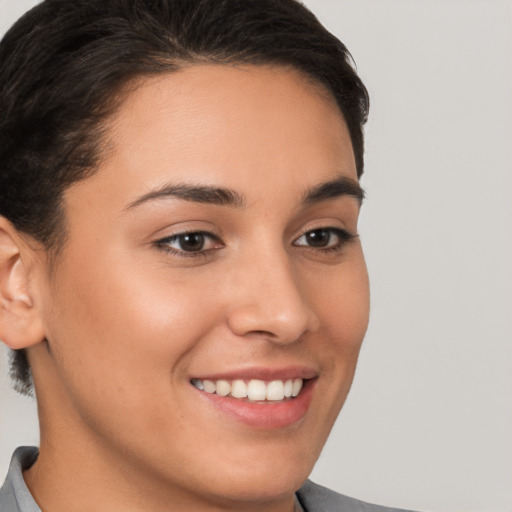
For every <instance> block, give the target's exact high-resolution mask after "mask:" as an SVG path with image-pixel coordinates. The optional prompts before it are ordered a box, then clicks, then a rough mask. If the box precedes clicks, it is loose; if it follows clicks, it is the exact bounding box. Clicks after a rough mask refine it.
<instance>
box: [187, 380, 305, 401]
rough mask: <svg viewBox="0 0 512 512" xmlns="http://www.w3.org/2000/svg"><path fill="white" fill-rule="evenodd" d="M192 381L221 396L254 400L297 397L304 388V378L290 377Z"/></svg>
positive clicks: (197, 385) (199, 386) (201, 388)
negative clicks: (284, 379)
mask: <svg viewBox="0 0 512 512" xmlns="http://www.w3.org/2000/svg"><path fill="white" fill-rule="evenodd" d="M191 383H192V384H193V385H194V386H195V387H196V388H198V389H200V390H201V391H206V393H216V394H217V395H219V396H228V395H231V396H232V397H233V398H248V399H249V400H252V401H263V400H268V401H273V402H278V401H280V400H284V399H285V398H290V397H296V396H297V395H299V393H300V392H301V390H302V386H303V384H304V381H303V380H302V379H288V380H286V381H282V380H273V381H271V382H265V381H263V380H259V379H252V380H250V381H249V382H248V383H246V382H245V381H243V380H242V379H236V380H234V381H232V382H229V381H227V380H224V379H220V380H218V381H215V382H214V381H212V380H207V379H205V380H200V379H192V380H191Z"/></svg>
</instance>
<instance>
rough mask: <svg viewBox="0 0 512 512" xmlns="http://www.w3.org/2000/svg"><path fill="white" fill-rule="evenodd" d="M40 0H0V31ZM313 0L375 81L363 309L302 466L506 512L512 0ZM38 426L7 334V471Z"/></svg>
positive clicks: (3, 415) (377, 490) (510, 466)
mask: <svg viewBox="0 0 512 512" xmlns="http://www.w3.org/2000/svg"><path fill="white" fill-rule="evenodd" d="M35 3H36V2H34V1H29V0H0V33H3V32H5V30H6V29H7V28H8V26H10V25H11V24H12V22H13V21H14V20H15V19H16V18H17V17H18V16H19V15H20V14H21V13H22V12H23V11H24V10H26V9H28V8H29V7H30V6H32V5H34V4H35ZM306 3H307V5H309V6H310V8H311V9H312V10H313V11H314V12H315V13H316V14H317V16H318V17H319V18H320V20H321V21H322V22H323V23H324V24H325V25H326V26H327V28H329V29H330V30H331V31H332V32H334V33H335V34H336V35H337V36H338V37H339V38H340V39H341V40H342V41H343V42H344V43H345V44H346V45H347V46H348V48H349V49H350V50H351V52H352V54H353V56H354V58H355V60H356V62H357V65H358V69H359V72H360V75H361V76H362V78H363V80H364V81H365V83H366V84H367V86H368V89H369V91H370V95H371V115H370V121H369V123H368V125H367V130H366V134H367V138H366V140H367V150H366V173H365V175H364V176H363V179H362V184H363V186H364V187H365V188H366V190H367V195H368V198H367V201H366V203H365V205H364V206H363V212H362V219H361V224H360V226H361V229H360V232H361V236H362V240H363V244H364V247H365V250H366V257H367V262H368V267H369V272H370V280H371V285H372V313H371V322H370V328H369V331H368V334H367V337H366V341H365V344H364V346H363V350H362V353H361V358H360V362H359V368H358V373H357V375H356V379H355V382H354V386H353V389H352V392H351V394H350V396H349V399H348V401H347V403H346V406H345V408H344V410H343V411H342V413H341V415H340V418H339V420H338V422H337V424H336V426H335V428H334V430H333V432H332V434H331V438H330V440H329V442H328V444H327V446H326V447H325V449H324V452H323V454H322V456H321V458H320V461H319V462H318V464H317V467H316V468H315V470H314V472H313V475H312V478H313V479H314V480H315V481H317V482H318V483H322V484H324V485H327V486H329V487H331V488H333V489H335V490H337V491H339V492H343V493H345V494H349V495H352V496H356V497H358V498H360V499H364V500H367V501H371V502H376V503H382V504H388V505H394V506H400V507H409V508H413V509H417V510H424V511H432V512H463V511H464V512H510V511H512V265H511V262H512V200H511V196H512V1H511V0H309V1H307V2H306ZM0 65H1V63H0ZM37 439H38V434H37V419H36V412H35V404H34V402H33V401H32V400H30V399H27V398H23V397H19V396H17V395H16V394H15V393H14V392H13V391H11V390H10V384H9V381H8V378H7V351H6V350H5V348H2V349H0V482H1V481H2V480H3V477H4V475H5V473H6V471H7V467H8V463H9V459H10V456H11V453H12V451H13V449H14V448H15V447H16V446H18V445H22V444H36V443H37Z"/></svg>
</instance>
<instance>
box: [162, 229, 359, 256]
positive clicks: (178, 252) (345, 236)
mask: <svg viewBox="0 0 512 512" xmlns="http://www.w3.org/2000/svg"><path fill="white" fill-rule="evenodd" d="M315 232H324V233H325V232H328V233H329V242H330V240H331V238H332V236H336V237H337V238H338V242H337V243H335V244H334V245H329V246H326V247H314V246H311V245H298V244H297V242H298V241H299V240H300V239H301V238H303V237H305V236H307V235H308V234H309V235H311V234H313V233H315ZM191 235H195V236H201V237H204V239H209V240H211V241H213V242H216V243H218V244H219V246H220V247H217V248H211V249H202V248H201V249H199V250H197V251H186V250H183V249H175V248H173V247H171V246H170V244H171V243H175V242H178V241H179V240H180V239H183V237H186V236H191ZM356 238H358V235H353V234H351V233H349V232H348V231H346V230H345V229H341V228H335V227H322V228H315V229H308V230H307V231H304V232H303V233H302V234H301V235H300V236H299V237H298V238H297V239H296V240H295V241H294V243H293V245H294V246H295V247H306V248H307V249H309V250H312V251H320V252H322V253H339V252H341V250H342V249H343V248H344V247H345V246H346V245H348V244H349V243H350V242H353V241H354V240H355V239H356ZM155 245H156V246H157V247H158V248H159V249H161V250H163V251H165V252H166V253H170V254H173V255H174V256H178V257H184V258H201V257H203V258H205V257H207V256H208V255H209V253H210V252H211V251H215V250H217V249H221V248H222V247H223V246H224V245H223V244H222V241H221V240H220V239H219V238H218V237H217V236H215V235H213V234H212V233H209V232H207V231H185V232H183V233H177V234H176V235H172V236H169V237H166V238H162V239H161V240H157V241H156V242H155Z"/></svg>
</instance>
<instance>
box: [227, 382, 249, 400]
mask: <svg viewBox="0 0 512 512" xmlns="http://www.w3.org/2000/svg"><path fill="white" fill-rule="evenodd" d="M231 396H233V397H235V398H247V384H246V383H245V382H244V381H243V380H234V381H233V384H231Z"/></svg>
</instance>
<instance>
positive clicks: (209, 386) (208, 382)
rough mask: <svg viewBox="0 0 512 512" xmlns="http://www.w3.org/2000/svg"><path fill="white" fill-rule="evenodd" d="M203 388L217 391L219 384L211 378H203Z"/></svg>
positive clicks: (208, 390)
mask: <svg viewBox="0 0 512 512" xmlns="http://www.w3.org/2000/svg"><path fill="white" fill-rule="evenodd" d="M203 389H204V390H205V391H206V392H207V393H215V391H217V386H216V385H215V382H213V381H211V380H203Z"/></svg>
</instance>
